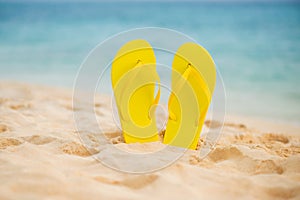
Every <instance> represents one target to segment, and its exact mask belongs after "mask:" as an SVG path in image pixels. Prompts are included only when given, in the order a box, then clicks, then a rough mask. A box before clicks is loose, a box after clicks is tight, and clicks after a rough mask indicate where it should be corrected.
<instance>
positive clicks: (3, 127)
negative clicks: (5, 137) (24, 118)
mask: <svg viewBox="0 0 300 200" xmlns="http://www.w3.org/2000/svg"><path fill="white" fill-rule="evenodd" d="M6 131H8V127H7V126H6V125H5V124H0V133H4V132H6Z"/></svg>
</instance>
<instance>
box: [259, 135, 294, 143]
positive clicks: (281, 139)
mask: <svg viewBox="0 0 300 200" xmlns="http://www.w3.org/2000/svg"><path fill="white" fill-rule="evenodd" d="M261 140H262V142H265V143H269V142H274V141H276V142H281V143H283V144H287V143H289V139H288V137H286V136H284V135H281V134H274V133H267V134H264V135H263V136H262V137H261Z"/></svg>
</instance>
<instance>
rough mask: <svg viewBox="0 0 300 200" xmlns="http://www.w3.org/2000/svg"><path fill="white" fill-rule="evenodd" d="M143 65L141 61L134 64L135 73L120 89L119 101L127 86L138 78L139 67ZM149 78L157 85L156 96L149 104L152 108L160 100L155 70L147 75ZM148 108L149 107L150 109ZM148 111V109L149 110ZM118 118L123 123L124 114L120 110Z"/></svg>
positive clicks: (158, 79) (157, 77)
mask: <svg viewBox="0 0 300 200" xmlns="http://www.w3.org/2000/svg"><path fill="white" fill-rule="evenodd" d="M142 65H143V63H142V61H141V60H138V61H137V63H136V64H135V66H134V68H136V67H137V71H135V73H134V74H133V75H132V78H130V80H129V81H128V82H127V83H126V84H124V85H123V87H122V89H121V91H122V93H121V95H120V99H123V95H124V91H125V90H126V88H127V87H128V85H131V84H132V82H133V81H134V80H135V78H136V77H137V76H138V74H139V73H140V70H141V69H140V66H142ZM149 75H150V76H152V77H153V78H154V80H155V81H156V84H157V85H158V90H157V93H156V95H155V98H154V101H153V103H152V104H151V106H153V105H156V104H158V102H159V99H160V89H161V88H160V78H159V75H158V74H157V72H156V71H155V70H151V74H149ZM151 106H150V107H151ZM149 109H150V108H149ZM120 116H121V118H122V120H124V121H125V117H124V114H123V111H122V110H120ZM148 117H149V118H150V115H149V116H148Z"/></svg>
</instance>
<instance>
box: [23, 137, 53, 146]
mask: <svg viewBox="0 0 300 200" xmlns="http://www.w3.org/2000/svg"><path fill="white" fill-rule="evenodd" d="M23 139H24V140H25V141H27V142H29V143H31V144H36V145H43V144H48V143H50V142H52V141H54V140H56V139H55V138H53V137H47V136H40V135H33V136H30V137H23Z"/></svg>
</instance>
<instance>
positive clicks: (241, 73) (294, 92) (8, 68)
mask: <svg viewBox="0 0 300 200" xmlns="http://www.w3.org/2000/svg"><path fill="white" fill-rule="evenodd" d="M148 26H155V27H164V28H171V29H175V30H177V31H180V32H183V33H185V34H187V35H189V36H191V37H193V38H194V39H196V40H197V41H198V42H199V43H200V44H202V45H203V46H204V47H206V48H207V49H208V50H209V52H210V53H211V54H212V56H213V57H214V60H215V62H216V64H217V66H218V68H219V70H220V72H221V74H222V76H223V79H224V83H225V87H226V94H227V110H228V111H229V112H230V113H237V114H245V115H254V116H261V117H268V118H272V119H275V120H277V119H279V120H282V119H283V120H286V121H290V122H293V123H298V122H300V89H299V85H300V64H299V63H300V4H298V3H219V4H218V3H172V4H170V3H0V79H13V80H21V81H27V82H33V83H43V84H50V85H58V86H67V87H72V84H73V81H74V78H75V75H76V72H77V70H78V68H79V66H80V64H81V62H82V61H83V59H84V58H85V57H86V55H87V54H88V53H89V51H90V50H91V49H92V48H93V47H94V46H96V44H98V43H99V42H101V41H103V40H104V39H106V38H107V37H109V36H111V35H113V34H116V33H118V32H120V31H124V30H128V29H132V28H137V27H148ZM108 87H109V86H108Z"/></svg>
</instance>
